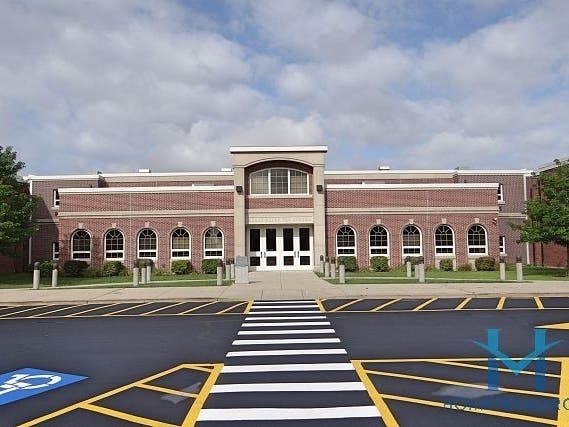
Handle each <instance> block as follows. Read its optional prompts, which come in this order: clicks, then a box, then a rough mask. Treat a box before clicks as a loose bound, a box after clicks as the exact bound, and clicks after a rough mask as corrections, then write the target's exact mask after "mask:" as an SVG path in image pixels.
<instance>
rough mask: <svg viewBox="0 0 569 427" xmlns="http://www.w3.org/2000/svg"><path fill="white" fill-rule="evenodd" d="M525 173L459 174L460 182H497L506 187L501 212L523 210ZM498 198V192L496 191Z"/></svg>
mask: <svg viewBox="0 0 569 427" xmlns="http://www.w3.org/2000/svg"><path fill="white" fill-rule="evenodd" d="M524 180H525V178H524V176H523V175H459V176H458V182H497V183H499V184H502V185H503V188H504V203H503V204H500V207H501V212H504V213H519V212H523V210H524V208H525V205H524ZM494 194H495V195H496V198H497V194H496V193H494Z"/></svg>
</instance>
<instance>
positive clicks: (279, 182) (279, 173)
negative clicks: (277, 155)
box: [271, 169, 288, 194]
mask: <svg viewBox="0 0 569 427" xmlns="http://www.w3.org/2000/svg"><path fill="white" fill-rule="evenodd" d="M271 194H288V169H271Z"/></svg>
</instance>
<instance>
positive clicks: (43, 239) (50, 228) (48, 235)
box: [26, 223, 59, 263]
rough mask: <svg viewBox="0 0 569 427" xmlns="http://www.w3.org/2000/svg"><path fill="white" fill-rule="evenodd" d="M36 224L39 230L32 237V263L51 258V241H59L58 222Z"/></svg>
mask: <svg viewBox="0 0 569 427" xmlns="http://www.w3.org/2000/svg"><path fill="white" fill-rule="evenodd" d="M37 225H38V226H39V231H38V233H37V234H35V235H34V236H33V237H32V263H34V262H36V261H46V260H51V258H52V255H53V252H52V249H53V246H52V245H53V242H57V241H59V227H58V224H56V223H38V224H37ZM26 258H27V254H26Z"/></svg>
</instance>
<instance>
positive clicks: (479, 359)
mask: <svg viewBox="0 0 569 427" xmlns="http://www.w3.org/2000/svg"><path fill="white" fill-rule="evenodd" d="M488 359H489V358H488V357H459V358H454V357H453V358H445V359H442V358H437V357H434V358H422V359H358V360H359V361H360V362H362V363H396V362H402V363H412V362H434V361H443V362H444V361H452V362H486V361H488ZM491 359H492V360H500V359H499V358H496V357H492V358H491ZM508 359H509V360H522V359H524V358H523V357H509V358H508ZM540 359H541V358H540ZM544 359H545V360H547V361H549V362H561V361H562V360H565V358H564V357H544Z"/></svg>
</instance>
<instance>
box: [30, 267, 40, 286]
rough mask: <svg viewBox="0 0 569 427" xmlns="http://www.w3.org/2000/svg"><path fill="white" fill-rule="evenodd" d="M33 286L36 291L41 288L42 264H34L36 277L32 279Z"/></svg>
mask: <svg viewBox="0 0 569 427" xmlns="http://www.w3.org/2000/svg"><path fill="white" fill-rule="evenodd" d="M32 286H33V288H34V289H39V288H40V263H39V262H37V261H36V262H34V276H33V279H32Z"/></svg>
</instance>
